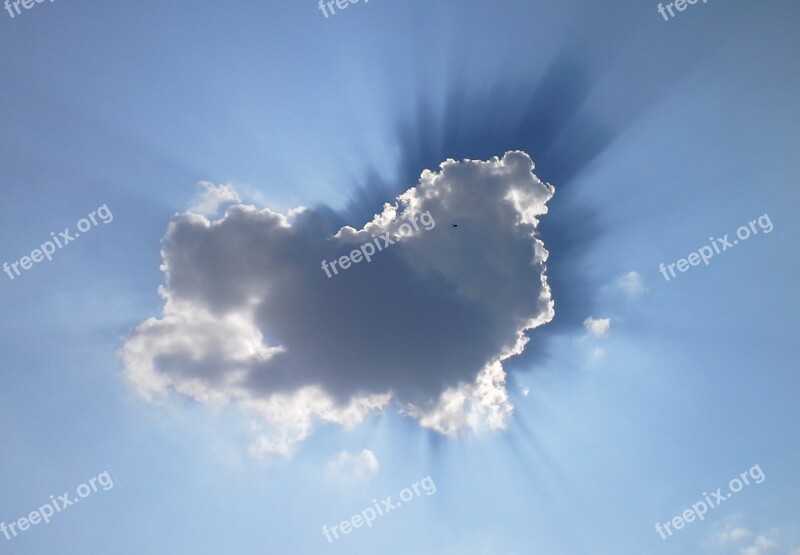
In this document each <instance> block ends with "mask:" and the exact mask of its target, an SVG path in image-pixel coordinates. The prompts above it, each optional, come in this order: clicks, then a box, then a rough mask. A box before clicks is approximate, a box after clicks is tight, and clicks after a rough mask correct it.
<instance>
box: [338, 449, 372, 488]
mask: <svg viewBox="0 0 800 555" xmlns="http://www.w3.org/2000/svg"><path fill="white" fill-rule="evenodd" d="M379 469H380V464H379V463H378V457H376V456H375V453H373V452H372V451H370V450H369V449H364V450H362V451H361V452H360V453H350V452H348V451H342V452H341V453H339V454H337V455H336V457H335V458H334V459H333V460H332V461H331V462H330V463H328V473H329V474H330V475H331V476H332V477H333V478H334V479H336V480H337V481H340V482H360V481H362V480H365V479H367V478H371V477H372V476H375V475H376V474H377V473H378V470H379Z"/></svg>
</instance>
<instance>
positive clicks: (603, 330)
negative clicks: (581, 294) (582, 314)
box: [583, 316, 611, 337]
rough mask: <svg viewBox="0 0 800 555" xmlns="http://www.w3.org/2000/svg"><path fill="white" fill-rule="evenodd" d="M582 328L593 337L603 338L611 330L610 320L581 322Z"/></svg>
mask: <svg viewBox="0 0 800 555" xmlns="http://www.w3.org/2000/svg"><path fill="white" fill-rule="evenodd" d="M583 327H584V328H586V331H587V332H588V334H589V335H591V336H593V337H603V336H604V335H606V334H607V333H608V330H609V329H611V318H592V317H591V316H589V317H588V318H587V319H586V320H584V321H583Z"/></svg>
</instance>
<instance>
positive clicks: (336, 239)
mask: <svg viewBox="0 0 800 555" xmlns="http://www.w3.org/2000/svg"><path fill="white" fill-rule="evenodd" d="M225 187H226V186H219V187H214V186H211V185H210V184H209V185H208V186H207V187H206V188H207V195H206V196H207V197H208V198H207V199H206V200H207V201H208V202H205V201H203V202H200V203H199V204H197V205H196V206H195V208H196V209H197V210H196V211H189V212H187V213H184V214H180V215H178V216H177V217H176V218H175V220H174V221H173V222H171V224H170V226H169V229H168V231H167V234H166V236H165V237H164V239H163V241H162V257H163V265H162V270H163V271H164V272H165V274H166V284H165V285H163V286H162V287H161V288H160V289H159V292H160V294H161V296H162V298H163V299H164V309H163V313H162V314H161V316H160V317H158V318H149V319H148V320H146V321H145V322H143V323H142V324H141V325H140V326H138V327H137V328H136V329H135V330H134V331H133V332H132V333H131V335H130V337H129V338H128V339H127V341H126V342H125V344H124V346H123V348H122V350H121V355H122V358H123V361H124V364H125V368H126V377H127V379H128V381H129V382H130V384H131V385H132V387H133V388H134V389H135V390H136V391H138V392H139V393H140V394H141V395H142V396H143V397H145V398H147V399H150V400H158V399H165V398H168V397H169V396H171V395H178V396H185V397H189V398H191V399H194V400H196V401H199V402H203V403H213V404H218V405H222V404H230V405H232V406H234V407H236V408H239V409H241V410H243V411H245V412H246V413H248V414H251V415H253V417H254V419H253V434H254V436H255V439H254V442H253V445H252V446H251V452H252V453H253V454H255V455H258V456H268V455H271V454H279V455H284V456H289V455H291V453H292V452H293V449H294V446H295V445H296V444H297V443H298V442H300V441H303V440H304V439H306V438H307V437H309V436H310V435H311V434H312V433H313V430H314V427H315V423H316V422H318V421H324V422H330V423H336V424H339V425H341V426H344V427H352V426H356V425H358V424H359V423H361V422H363V421H364V420H365V419H366V418H367V417H368V416H369V415H370V414H373V413H376V412H379V411H382V410H385V409H386V408H387V407H389V406H390V403H392V406H396V407H398V408H399V409H401V410H402V411H403V412H404V413H405V414H407V415H409V416H411V417H412V418H415V419H417V420H418V421H419V422H420V424H421V425H422V426H425V427H429V428H432V429H434V430H437V431H439V432H441V433H446V434H451V435H453V434H456V433H458V432H459V431H460V430H464V429H472V430H481V429H498V428H503V427H504V426H505V424H506V422H507V420H508V418H509V417H510V415H511V414H512V411H513V407H512V406H511V403H510V402H509V399H508V394H507V391H506V374H505V370H504V368H503V362H504V361H505V360H507V359H508V358H509V357H512V356H514V355H516V354H519V353H521V352H522V350H523V349H524V348H525V345H526V343H527V342H528V338H527V337H526V331H528V330H531V329H533V328H536V327H539V326H542V325H544V324H546V323H548V322H549V321H550V320H552V318H553V316H554V314H555V312H554V303H553V300H552V298H551V295H550V288H549V286H548V284H547V278H546V275H545V263H546V260H547V256H548V253H547V250H546V249H545V248H544V245H543V243H542V242H541V240H540V239H538V237H537V232H536V229H537V225H538V217H539V216H540V215H542V214H546V213H547V201H548V200H549V199H550V198H551V196H552V195H553V192H554V189H553V187H552V186H551V185H548V184H546V183H543V182H542V181H540V180H539V179H538V178H537V177H536V176H535V175H534V174H533V162H532V161H531V160H530V158H529V157H528V156H527V155H526V154H525V153H522V152H509V153H506V155H505V156H504V157H503V158H494V159H492V160H489V161H486V162H481V161H463V162H455V161H453V160H448V161H447V162H444V163H443V164H442V165H441V167H440V171H438V172H432V171H425V172H423V173H422V176H421V178H420V182H419V184H418V185H417V186H416V187H413V188H411V189H409V190H408V191H406V192H405V193H403V194H402V195H400V196H399V197H398V198H397V201H396V202H395V203H394V204H389V203H387V204H386V205H385V206H384V209H383V211H382V212H381V213H380V214H376V215H375V217H374V218H373V219H372V221H369V222H367V223H366V224H365V225H364V226H363V227H362V228H360V229H356V228H354V227H350V226H344V227H341V228H338V226H337V225H336V224H335V223H334V222H335V221H337V220H336V216H335V215H333V216H332V215H331V214H332V213H331V212H330V211H329V210H324V209H322V210H320V209H305V210H295V211H290V212H289V213H287V214H281V213H277V212H274V211H271V210H269V209H266V208H265V209H258V208H256V207H254V206H249V205H242V204H236V205H233V206H230V207H229V208H228V209H227V211H226V212H225V214H224V216H222V217H221V218H220V219H217V220H209V219H208V218H206V216H205V215H203V212H208V211H210V210H211V209H214V210H216V209H218V207H219V202H223V201H225V202H227V201H229V200H232V199H233V197H234V195H235V192H231V191H232V189H231V190H229V189H225ZM236 198H238V196H237V197H236ZM425 214H428V215H429V216H430V218H428V219H427V220H423V219H422V217H421V215H425ZM417 220H419V222H421V225H415V226H414V229H413V231H411V232H410V233H409V232H408V231H402V230H404V229H406V228H408V230H411V229H412V226H411V223H412V222H415V221H417ZM426 222H427V223H426ZM450 223H457V224H458V227H452V226H451V225H449V224H450ZM431 224H432V225H431ZM437 224H439V225H437ZM386 234H388V235H389V237H390V238H393V237H394V236H395V235H398V234H403V235H404V236H403V238H402V239H399V240H397V241H396V243H395V244H394V245H390V246H387V247H385V248H384V249H383V250H381V251H378V252H377V253H376V254H375V255H374V256H373V259H372V262H370V263H366V261H363V260H362V263H360V264H353V266H352V267H350V268H349V269H347V270H346V271H345V270H342V271H340V272H339V274H338V275H336V276H333V277H332V278H331V279H329V278H327V277H326V274H325V272H323V270H322V269H321V267H320V264H321V261H322V260H328V261H330V260H334V259H336V258H338V257H340V256H342V255H344V254H348V253H349V252H350V251H352V250H353V249H356V248H358V247H359V246H360V245H362V244H366V243H368V242H372V241H374V240H375V239H373V235H374V236H375V237H379V236H383V235H386ZM498 284H502V286H498Z"/></svg>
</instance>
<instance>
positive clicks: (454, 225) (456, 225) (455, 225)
mask: <svg viewBox="0 0 800 555" xmlns="http://www.w3.org/2000/svg"><path fill="white" fill-rule="evenodd" d="M450 225H452V226H453V227H458V224H450Z"/></svg>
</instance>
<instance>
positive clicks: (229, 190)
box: [189, 181, 242, 216]
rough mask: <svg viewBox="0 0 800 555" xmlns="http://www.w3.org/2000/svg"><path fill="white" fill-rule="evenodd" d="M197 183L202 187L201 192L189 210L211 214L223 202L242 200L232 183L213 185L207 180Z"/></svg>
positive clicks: (206, 214) (215, 211)
mask: <svg viewBox="0 0 800 555" xmlns="http://www.w3.org/2000/svg"><path fill="white" fill-rule="evenodd" d="M199 185H200V186H201V187H203V192H202V193H201V194H200V195H199V196H198V197H197V198H196V199H195V200H194V203H193V204H192V206H191V207H190V208H189V212H194V213H195V214H201V215H203V216H213V215H214V214H216V213H217V211H218V210H219V208H220V206H222V205H223V204H228V203H232V202H241V200H242V199H241V198H240V197H239V193H237V192H236V189H234V188H233V186H232V185H214V184H213V183H210V182H208V181H201V182H200V183H199Z"/></svg>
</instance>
